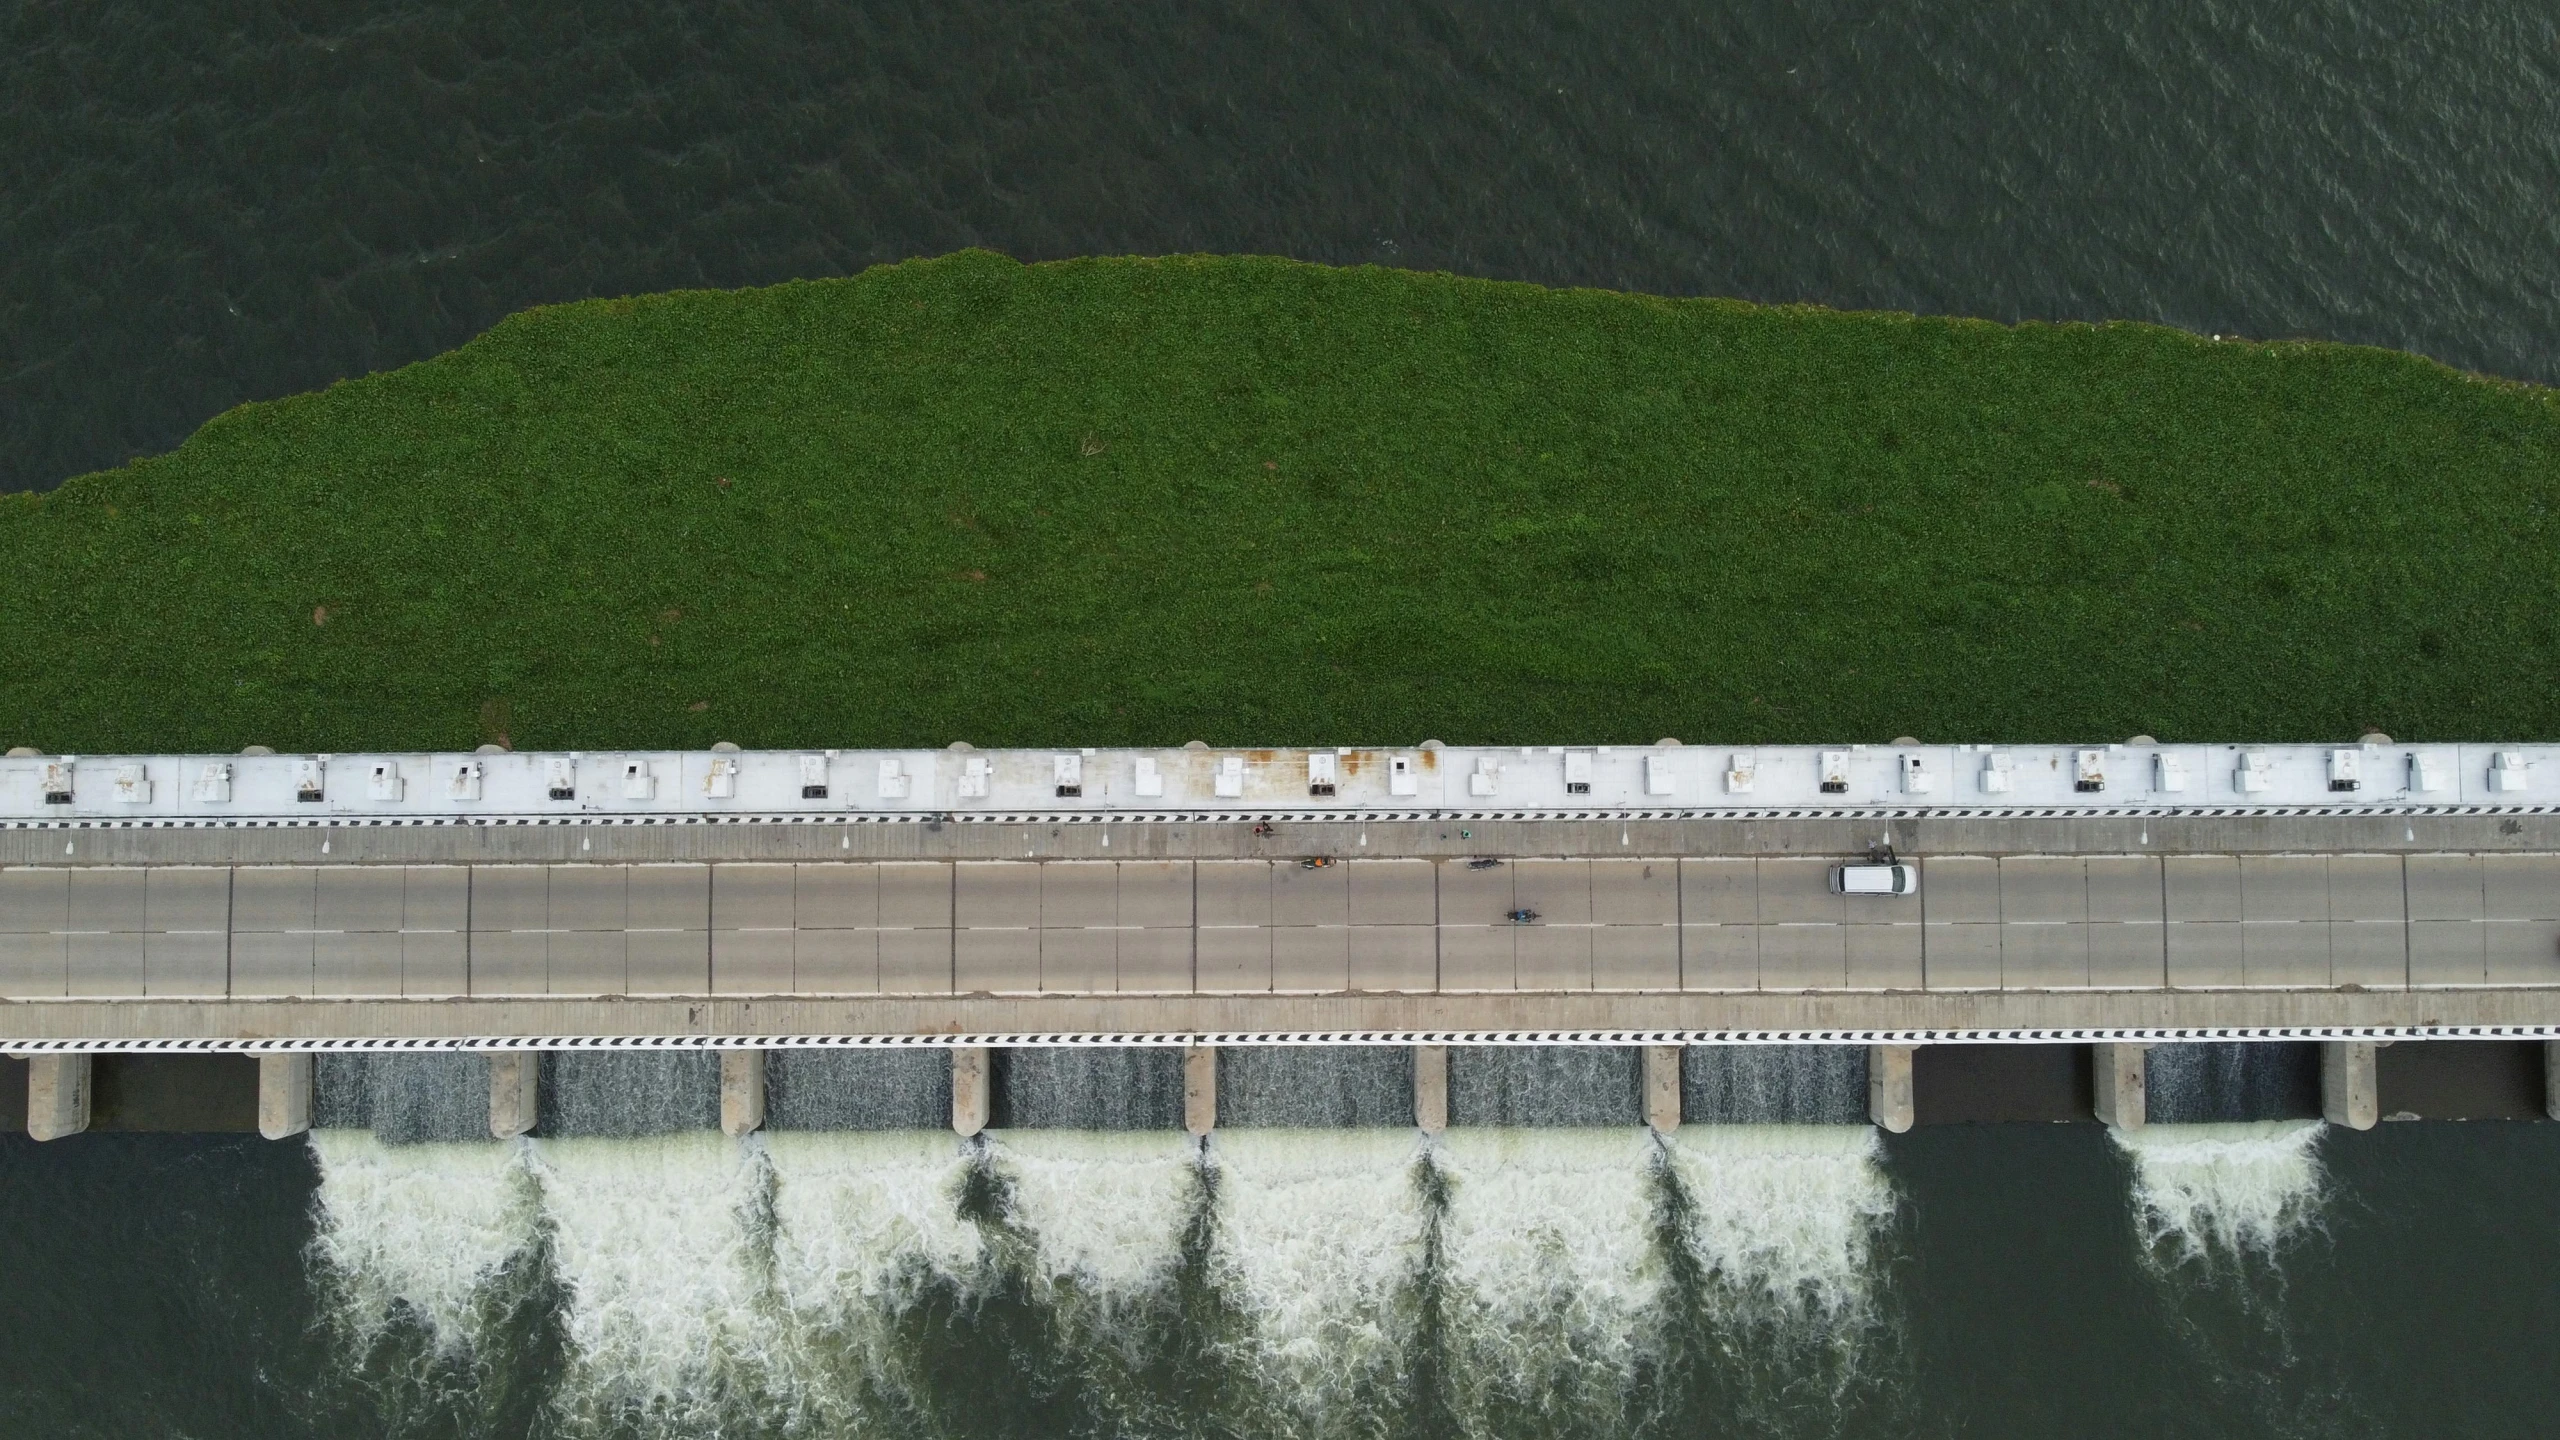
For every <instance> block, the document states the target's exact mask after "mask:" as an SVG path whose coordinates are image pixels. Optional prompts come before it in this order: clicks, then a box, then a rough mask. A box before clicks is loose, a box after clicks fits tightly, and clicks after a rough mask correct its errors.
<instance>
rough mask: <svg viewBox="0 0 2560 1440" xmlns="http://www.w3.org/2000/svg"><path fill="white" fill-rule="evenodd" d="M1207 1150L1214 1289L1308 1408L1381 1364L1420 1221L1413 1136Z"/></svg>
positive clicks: (1262, 1142)
mask: <svg viewBox="0 0 2560 1440" xmlns="http://www.w3.org/2000/svg"><path fill="white" fill-rule="evenodd" d="M1209 1153H1210V1157H1211V1159H1212V1160H1213V1161H1214V1162H1215V1164H1216V1166H1217V1170H1218V1226H1217V1239H1216V1242H1215V1243H1216V1247H1217V1258H1218V1263H1219V1268H1220V1274H1221V1280H1222V1283H1224V1284H1225V1285H1226V1286H1228V1287H1229V1291H1230V1293H1231V1294H1232V1295H1233V1296H1234V1298H1235V1299H1236V1301H1237V1302H1238V1304H1239V1305H1240V1306H1241V1308H1242V1309H1243V1310H1244V1311H1245V1312H1246V1313H1247V1314H1249V1315H1251V1316H1252V1317H1253V1320H1254V1325H1255V1328H1256V1331H1257V1333H1258V1335H1259V1336H1260V1338H1261V1342H1262V1344H1263V1346H1264V1349H1265V1354H1266V1358H1267V1359H1268V1360H1269V1361H1270V1362H1272V1363H1273V1364H1274V1365H1275V1367H1276V1368H1278V1369H1280V1370H1282V1371H1284V1372H1285V1378H1286V1379H1288V1380H1289V1381H1290V1382H1292V1383H1293V1385H1294V1386H1295V1387H1297V1389H1298V1391H1299V1393H1300V1395H1301V1397H1302V1398H1303V1399H1306V1400H1308V1401H1311V1402H1315V1403H1321V1402H1322V1401H1323V1400H1324V1399H1325V1398H1326V1396H1327V1394H1328V1393H1329V1392H1331V1391H1333V1390H1334V1389H1336V1388H1338V1387H1339V1386H1340V1385H1341V1384H1344V1383H1349V1382H1351V1381H1353V1380H1355V1379H1356V1378H1357V1377H1358V1376H1359V1375H1360V1374H1362V1373H1363V1372H1365V1371H1367V1370H1369V1369H1371V1368H1373V1367H1375V1366H1377V1365H1380V1364H1383V1363H1386V1362H1387V1361H1388V1360H1390V1359H1391V1358H1392V1351H1393V1347H1394V1344H1395V1342H1396V1338H1397V1337H1396V1336H1395V1335H1394V1333H1393V1330H1394V1327H1393V1326H1392V1324H1391V1323H1390V1316H1389V1311H1390V1308H1391V1307H1392V1305H1393V1303H1394V1301H1395V1297H1396V1292H1397V1290H1398V1288H1399V1287H1400V1286H1402V1285H1403V1284H1405V1283H1406V1282H1407V1281H1408V1280H1410V1279H1412V1278H1413V1277H1414V1276H1415V1275H1416V1273H1417V1272H1418V1270H1419V1268H1420V1264H1421V1258H1422V1246H1423V1232H1424V1228H1425V1225H1426V1223H1427V1215H1426V1213H1425V1209H1424V1206H1423V1202H1422V1192H1421V1188H1420V1187H1419V1186H1418V1185H1417V1184H1416V1183H1415V1177H1414V1165H1415V1162H1416V1160H1417V1158H1418V1157H1419V1153H1420V1150H1419V1144H1418V1141H1417V1138H1416V1136H1415V1135H1414V1133H1413V1132H1410V1131H1397V1130H1220V1131H1218V1132H1217V1133H1216V1135H1215V1136H1214V1137H1213V1138H1212V1140H1211V1142H1210V1150H1209Z"/></svg>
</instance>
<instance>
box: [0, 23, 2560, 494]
mask: <svg viewBox="0 0 2560 1440" xmlns="http://www.w3.org/2000/svg"><path fill="white" fill-rule="evenodd" d="M2555 57H2560V11H2555V10H2554V9H2553V8H2552V7H2551V6H2549V5H2547V4H2537V3H2532V0H2439V3H2434V4H2426V5H2408V4H2392V3H2386V0H2316V3H2307V4H2306V3H2299V0H2237V3H2222V4H2212V5H2177V4H2163V3H2156V0H2146V3H2135V4H2114V5H2095V6H2091V5H2052V4H2040V3H2030V0H1913V3H1909V4H1903V5H1877V4H1869V3H1855V0H1735V3H1731V4H1723V5H1704V6H1662V5H1646V4H1640V3H1631V0H1589V3H1579V4H1513V5H1501V6H1490V7H1487V6H1460V5H1449V4H1443V3H1419V4H1417V3H1402V0H1398V3H1389V4H1383V5H1382V4H1364V3H1348V0H1311V3H1303V4H1296V5H1290V6H1284V7H1272V6H1267V5H1254V4H1246V3H1236V0H1210V3H1203V4H1197V5H1183V6H1167V5H1153V6H1147V5H1139V6H1132V5H1127V4H1113V3H1108V0H1061V3H1052V4H1040V5H1031V4H1024V3H1019V0H949V3H943V4H932V5H922V4H911V3H900V4H888V3H844V4H800V5H785V6H747V7H737V6H715V5H711V4H708V3H700V0H694V3H682V0H562V3H557V4H548V5H541V6H534V7H523V6H502V5H492V4H486V3H476V0H350V3H338V4H324V5H276V4H249V5H236V6H210V7H207V6H169V5H153V4H147V3H141V0H101V3H96V4H89V5H73V4H62V3H48V0H31V3H22V4H17V5H13V6H10V7H7V8H6V9H5V10H0V195H6V196H7V197H8V203H7V204H6V205H0V436H6V437H7V439H8V444H7V445H5V446H0V489H14V488H25V487H29V486H46V485H51V484H54V483H57V482H59V481H60V480H62V479H63V478H65V477H66V476H69V475H73V474H77V473H80V472H81V471H84V470H88V469H93V468H97V467H100V466H106V465H112V464H116V463H120V462H122V461H123V460H125V459H127V458H129V457H132V456H136V455H144V454H151V453H156V452H159V451H162V450H165V449H167V448H169V447H170V446H172V445H174V444H176V443H177V442H178V441H179V440H181V439H183V438H184V437H185V436H186V435H187V434H188V433H189V432H191V431H192V430H193V429H194V428H195V427H196V426H198V425H200V424H202V423H203V422H204V421H205V420H207V419H208V418H210V417H212V416H213V415H215V414H217V413H219V412H220V411H222V410H224V409H226V408H228V407H229V406H232V405H234V404H237V403H239V402H241V401H244V400H251V399H259V398H266V397H272V396H278V395H285V394H290V393H293V392H296V391H301V390H307V389H314V388H318V387H320V386H322V385H325V384H327V383H328V382H329V381H331V380H334V379H337V378H339V377H342V376H347V375H355V374H362V373H364V372H366V371H370V370H378V369H385V368H388V367H391V366H394V365H398V364H402V363H404V362H407V361H411V360H416V359H419V358H422V357H424V356H427V355H430V354H433V353H435V352H437V351H440V350H443V349H447V348H450V347H451V346H454V345H456V344H459V343H461V342H462V341H463V340H465V339H468V338H469V337H470V336H472V335H474V334H477V333H478V332H480V331H481V330H483V329H486V328H487V327H488V326H489V325H490V324H492V323H493V322H495V321H496V320H498V319H499V318H500V317H501V316H503V315H505V314H507V313H509V312H511V311H514V310H517V309H521V308H523V307H525V306H528V305H534V304H539V303H544V302H550V301H561V300H573V299H579V298H583V297H587V296H596V295H621V294H629V293H634V292H641V291H649V290H661V289H669V288H674V287H681V286H704V285H709V286H726V285H748V284H759V283H767V282H772V281H778V280H784V279H789V278H793V277H802V276H819V275H836V274H844V273H848V272H851V271H854V270H858V269H860V268H862V267H863V266H866V265H870V264H874V263H877V262H881V261H888V260H898V259H903V258H907V257H910V256H916V255H929V254H939V253H942V252H945V251H949V250H953V249H957V248H959V247H961V246H965V245H987V246H992V247H995V248H997V249H1001V250H1004V251H1006V252H1008V253H1011V254H1013V255H1016V256H1018V257H1020V258H1023V259H1026V260H1036V259H1047V258H1054V257H1059V256H1071V255H1085V254H1110V253H1167V252H1178V251H1203V250H1208V251H1251V252H1258V253H1272V254H1282V255H1290V256H1295V257H1297V258H1300V259H1306V260H1321V261H1331V262H1346V263H1348V262H1363V261H1375V262H1380V263H1385V264H1390V265H1406V266H1415V267H1420V268H1424V269H1448V270H1454V271H1458V272H1460V273H1464V274H1471V275H1488V276H1497V277H1504V278H1516V279H1525V280H1535V281H1541V282H1545V283H1550V284H1578V285H1606V286H1614V287H1619V288H1625V289H1635V290H1645V291H1652V292H1657V293H1662V294H1671V295H1731V296H1739V297H1743V298H1747V299H1754V300H1766V301H1815V302H1820V303H1823V304H1828V305H1839V306H1858V307H1887V308H1898V309H1917V310H1923V311H1934V312H1947V313H1955V314H1963V315H1977V316H1986V317H1990V318H1994V319H2004V320H2007V319H2020V318H2034V317H2041V318H2051V319H2086V320H2103V319H2137V320H2158V321H2166V322H2168V323H2171V324H2176V325H2182V326H2186V327H2189V328H2192V329H2195V330H2199V331H2211V332H2223V333H2230V332H2238V333H2242V334H2247V335H2253V336H2275V337H2284V336H2314V337H2322V338H2329V339H2338V340H2354V341H2365V342H2371V343H2376V344H2384V345H2393V346H2400V347H2405V348H2408V349H2413V350H2417V351H2421V352H2423V353H2426V354H2429V355H2433V356H2436V357H2438V358H2440V359H2443V360H2445V361H2448V362H2450V363H2452V364H2455V365H2458V366H2462V367H2466V368H2471V369H2477V370H2482V371H2486V372H2490V373H2493V374H2500V375H2507V376H2513V377H2517V378H2524V379H2536V380H2544V381H2551V380H2560V349H2556V348H2555V341H2560V244H2555V243H2554V242H2555V240H2560V233H2555V220H2554V214H2555V211H2554V209H2553V207H2552V205H2551V204H2550V199H2549V197H2550V196H2551V195H2553V194H2555V193H2560V58H2555Z"/></svg>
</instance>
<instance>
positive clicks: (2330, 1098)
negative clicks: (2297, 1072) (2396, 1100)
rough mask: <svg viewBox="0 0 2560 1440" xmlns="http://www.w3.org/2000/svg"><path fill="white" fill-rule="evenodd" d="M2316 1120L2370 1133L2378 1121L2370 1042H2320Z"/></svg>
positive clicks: (2379, 1097) (2378, 1102) (2378, 1096)
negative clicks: (2318, 1101) (2318, 1107)
mask: <svg viewBox="0 0 2560 1440" xmlns="http://www.w3.org/2000/svg"><path fill="white" fill-rule="evenodd" d="M2320 1118H2321V1119H2323V1120H2326V1121H2328V1122H2329V1123H2330V1124H2332V1125H2343V1126H2345V1127H2346V1128H2347V1129H2349V1130H2370V1129H2372V1128H2373V1122H2375V1121H2376V1120H2379V1119H2381V1118H2382V1092H2381V1087H2380V1086H2379V1085H2377V1084H2376V1083H2375V1081H2374V1063H2373V1042H2372V1041H2370V1040H2323V1041H2321V1042H2320Z"/></svg>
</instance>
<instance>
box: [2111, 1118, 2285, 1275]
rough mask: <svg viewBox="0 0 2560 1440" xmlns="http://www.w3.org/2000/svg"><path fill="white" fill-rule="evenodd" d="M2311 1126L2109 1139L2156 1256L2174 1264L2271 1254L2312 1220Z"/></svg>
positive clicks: (2163, 1128)
mask: <svg viewBox="0 0 2560 1440" xmlns="http://www.w3.org/2000/svg"><path fill="white" fill-rule="evenodd" d="M2325 1128H2326V1127H2324V1126H2323V1125H2322V1124H2321V1123H2320V1122H2319V1121H2316V1120H2271V1121H2258V1122H2252V1123H2235V1124H2223V1125H2148V1126H2144V1127H2141V1128H2139V1129H2135V1130H2111V1131H2110V1132H2109V1133H2111V1134H2112V1135H2114V1136H2115V1140H2116V1143H2117V1144H2118V1145H2119V1146H2121V1147H2123V1149H2124V1151H2125V1153H2126V1155H2128V1156H2129V1157H2131V1159H2132V1161H2133V1186H2134V1200H2135V1203H2136V1207H2137V1211H2138V1216H2139V1222H2140V1223H2141V1224H2142V1226H2143V1228H2144V1231H2145V1233H2146V1235H2147V1237H2148V1238H2149V1240H2150V1241H2151V1249H2152V1252H2153V1254H2154V1255H2162V1254H2165V1255H2166V1256H2167V1257H2168V1258H2170V1259H2171V1260H2174V1261H2179V1262H2183V1261H2189V1260H2198V1261H2210V1260H2212V1259H2213V1258H2215V1257H2216V1256H2229V1257H2235V1258H2236V1257H2241V1256H2245V1255H2251V1254H2254V1255H2257V1256H2260V1257H2265V1256H2270V1255H2272V1254H2273V1253H2274V1252H2275V1250H2276V1248H2277V1246H2278V1245H2279V1244H2281V1243H2282V1242H2283V1241H2284V1240H2286V1239H2287V1238H2288V1237H2290V1236H2291V1235H2292V1234H2293V1233H2294V1232H2295V1231H2297V1230H2299V1229H2300V1228H2301V1227H2302V1226H2303V1225H2305V1224H2306V1223H2308V1222H2309V1221H2310V1220H2311V1219H2312V1217H2313V1216H2314V1214H2315V1213H2316V1212H2317V1209H2318V1206H2319V1201H2320V1192H2321V1170H2320V1160H2319V1156H2318V1154H2317V1153H2316V1152H2317V1150H2318V1147H2319V1143H2320V1136H2321V1134H2322V1132H2323V1130H2324V1129H2325Z"/></svg>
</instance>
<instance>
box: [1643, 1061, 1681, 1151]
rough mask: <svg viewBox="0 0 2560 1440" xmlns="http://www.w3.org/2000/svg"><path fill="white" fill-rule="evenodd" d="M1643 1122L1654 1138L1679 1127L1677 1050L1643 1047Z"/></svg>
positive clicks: (1678, 1063) (1678, 1066)
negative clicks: (1648, 1127) (1654, 1135)
mask: <svg viewBox="0 0 2560 1440" xmlns="http://www.w3.org/2000/svg"><path fill="white" fill-rule="evenodd" d="M1644 1123H1645V1124H1646V1125H1648V1126H1650V1127H1652V1129H1653V1131H1654V1133H1655V1134H1657V1135H1668V1134H1670V1133H1671V1132H1672V1131H1674V1130H1677V1129H1679V1128H1680V1047H1679V1046H1677V1045H1647V1046H1646V1047H1644Z"/></svg>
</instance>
